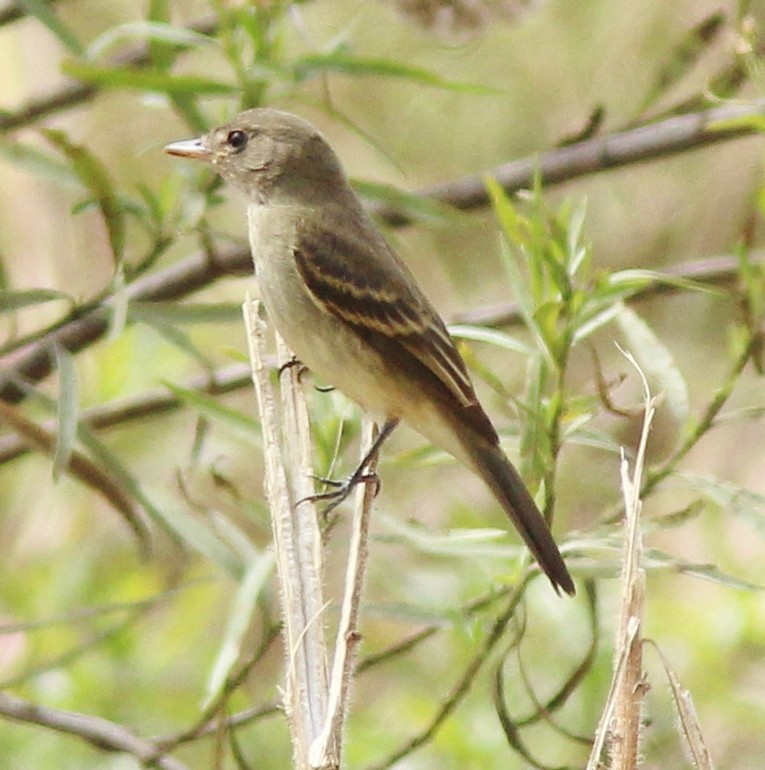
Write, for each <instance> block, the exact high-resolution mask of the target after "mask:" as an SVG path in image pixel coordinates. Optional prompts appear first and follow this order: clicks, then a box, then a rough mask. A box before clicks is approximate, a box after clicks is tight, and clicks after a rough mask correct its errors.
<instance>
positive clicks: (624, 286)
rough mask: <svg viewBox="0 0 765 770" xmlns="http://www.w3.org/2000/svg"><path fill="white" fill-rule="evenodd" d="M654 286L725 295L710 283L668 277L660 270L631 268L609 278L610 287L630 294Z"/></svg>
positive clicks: (674, 276)
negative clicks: (659, 285)
mask: <svg viewBox="0 0 765 770" xmlns="http://www.w3.org/2000/svg"><path fill="white" fill-rule="evenodd" d="M653 284H661V285H663V286H674V287H676V288H678V289H682V290H684V291H695V292H703V293H706V294H723V292H722V291H721V290H720V289H718V288H716V287H715V286H710V285H709V284H708V283H702V282H701V281H694V280H692V279H690V278H683V277H682V276H677V275H668V274H667V273H661V272H659V271H658V270H645V269H638V268H630V269H628V270H619V271H617V272H615V273H611V275H609V276H608V285H609V286H612V287H614V288H618V289H620V290H622V291H629V292H630V293H634V292H638V291H641V290H643V289H645V288H647V287H648V286H651V285H653Z"/></svg>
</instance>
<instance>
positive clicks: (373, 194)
mask: <svg viewBox="0 0 765 770" xmlns="http://www.w3.org/2000/svg"><path fill="white" fill-rule="evenodd" d="M352 184H353V188H354V189H355V190H356V192H357V193H358V194H359V195H361V196H362V197H363V198H366V199H367V200H371V201H379V202H380V203H384V204H387V205H388V206H392V207H393V208H395V209H396V210H397V211H400V212H401V213H402V214H404V215H405V216H407V217H410V218H411V219H413V220H416V221H433V222H450V221H453V220H454V217H455V214H456V212H455V210H454V209H453V208H451V206H447V205H446V204H444V203H441V202H440V201H437V200H434V199H433V198H426V197H424V196H422V195H416V194H414V193H410V192H407V191H406V190H401V189H400V188H398V187H395V186H394V185H388V184H379V183H377V182H369V181H365V180H364V181H362V180H359V179H354V180H352Z"/></svg>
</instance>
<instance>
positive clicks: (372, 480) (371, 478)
mask: <svg viewBox="0 0 765 770" xmlns="http://www.w3.org/2000/svg"><path fill="white" fill-rule="evenodd" d="M397 425H398V419H397V418H396V419H392V420H387V421H386V422H385V424H384V425H383V426H382V428H381V429H380V432H379V433H378V434H377V437H376V438H375V440H374V443H373V444H372V446H371V447H370V449H369V451H368V452H367V453H366V454H365V455H364V459H363V460H362V461H361V462H360V463H359V464H358V465H357V466H356V470H355V471H354V472H353V473H352V474H351V475H350V476H349V477H348V478H347V479H346V480H345V481H331V480H329V479H320V481H323V482H324V483H325V484H329V485H330V486H333V487H335V488H334V489H331V490H329V491H328V492H320V493H319V494H316V495H311V496H310V497H305V498H303V500H301V501H300V502H301V503H302V502H305V501H306V500H311V501H312V502H317V501H318V500H327V501H329V502H328V504H327V507H326V508H325V509H324V511H323V512H322V515H323V516H327V514H329V513H330V512H331V511H332V510H334V509H335V508H337V506H338V505H340V503H342V502H343V500H345V498H346V497H348V495H349V494H350V493H351V490H352V489H353V488H354V487H355V486H356V485H357V484H374V485H375V495H377V493H378V492H379V491H380V477H379V476H378V475H377V474H376V473H374V472H373V473H370V472H369V471H367V466H368V465H369V463H370V462H371V461H372V460H374V459H375V457H377V455H378V453H379V451H380V447H381V446H382V445H383V442H384V441H385V439H387V438H388V436H390V434H391V433H393V430H394V428H395V427H396V426H397ZM298 504H299V503H298Z"/></svg>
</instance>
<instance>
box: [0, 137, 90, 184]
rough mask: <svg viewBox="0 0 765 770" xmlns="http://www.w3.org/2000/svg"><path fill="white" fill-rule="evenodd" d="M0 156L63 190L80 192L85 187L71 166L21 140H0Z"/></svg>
mask: <svg viewBox="0 0 765 770" xmlns="http://www.w3.org/2000/svg"><path fill="white" fill-rule="evenodd" d="M0 157H1V158H4V159H5V160H7V161H9V162H10V163H13V164H14V165H16V166H18V167H19V168H21V169H23V170H24V171H28V172H29V173H31V174H35V175H36V176H39V177H40V178H41V179H44V180H45V181H46V182H53V183H55V184H57V185H59V186H61V187H63V188H64V189H65V190H74V191H76V192H82V191H83V190H84V189H86V187H85V185H83V182H82V179H80V177H79V176H78V175H77V174H75V173H74V171H73V170H72V167H71V166H70V165H67V164H66V163H63V162H62V161H60V160H59V159H58V158H53V157H51V156H50V155H48V154H47V153H44V152H41V151H40V150H38V149H37V148H35V147H30V146H29V145H26V144H22V143H21V142H7V141H0Z"/></svg>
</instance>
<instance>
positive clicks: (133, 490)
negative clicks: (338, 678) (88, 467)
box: [78, 425, 242, 578]
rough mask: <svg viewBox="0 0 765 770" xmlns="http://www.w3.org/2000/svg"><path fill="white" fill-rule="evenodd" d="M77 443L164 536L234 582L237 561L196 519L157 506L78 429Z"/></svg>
mask: <svg viewBox="0 0 765 770" xmlns="http://www.w3.org/2000/svg"><path fill="white" fill-rule="evenodd" d="M78 437H79V439H80V441H81V442H82V443H83V444H84V445H85V446H86V447H87V448H88V449H89V450H90V452H91V453H92V454H93V455H94V456H96V457H97V458H98V459H99V460H100V461H101V462H102V463H103V465H104V466H105V467H107V468H108V469H109V471H110V472H111V473H112V474H113V475H114V476H115V477H116V478H117V479H119V481H120V482H121V483H122V485H123V486H124V487H125V488H126V489H127V490H128V491H129V492H130V494H131V495H132V496H133V498H135V499H136V500H138V502H140V504H141V505H142V506H143V508H144V510H145V511H146V512H147V513H148V514H149V516H150V517H151V518H152V519H153V520H154V521H155V522H156V523H157V524H159V525H160V526H161V527H163V528H164V529H165V530H166V531H167V532H168V533H170V534H171V535H172V536H174V537H175V538H177V539H178V540H179V541H180V542H182V543H184V544H186V545H187V546H188V547H190V548H191V549H192V550H195V551H197V552H198V553H200V554H202V556H204V557H205V558H207V559H209V560H210V561H211V562H212V563H213V564H216V565H218V566H219V567H220V568H221V569H223V570H224V571H225V572H227V573H228V574H229V575H232V576H234V577H236V578H239V576H241V574H242V562H241V559H239V558H238V556H237V555H236V554H235V553H234V552H233V551H232V550H231V548H230V547H228V546H227V545H226V544H225V543H223V542H222V541H221V539H220V538H219V537H218V535H217V534H216V533H215V531H214V530H213V529H211V528H210V527H209V526H206V525H205V524H204V523H203V522H201V521H200V520H199V519H197V518H196V517H195V516H194V515H193V514H192V513H191V512H190V511H189V510H188V509H186V508H180V507H179V506H177V505H176V504H175V503H172V502H166V503H164V504H163V505H157V504H155V503H154V501H153V500H152V499H151V498H150V497H149V496H148V495H147V494H146V493H145V492H144V490H143V487H142V486H141V484H140V482H139V481H138V480H137V479H136V478H135V477H134V476H133V475H132V474H131V473H130V472H129V471H128V470H127V468H125V466H124V465H123V464H122V462H121V461H120V460H119V459H118V458H117V456H116V455H115V454H114V453H113V452H111V451H110V450H109V449H107V448H106V446H105V445H104V443H103V442H102V441H100V440H99V439H98V438H96V436H95V435H94V434H93V433H92V432H91V431H89V430H87V429H85V428H84V427H83V426H82V425H80V430H79V432H78Z"/></svg>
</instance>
